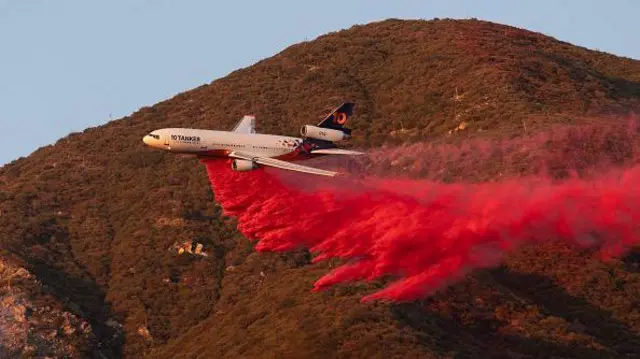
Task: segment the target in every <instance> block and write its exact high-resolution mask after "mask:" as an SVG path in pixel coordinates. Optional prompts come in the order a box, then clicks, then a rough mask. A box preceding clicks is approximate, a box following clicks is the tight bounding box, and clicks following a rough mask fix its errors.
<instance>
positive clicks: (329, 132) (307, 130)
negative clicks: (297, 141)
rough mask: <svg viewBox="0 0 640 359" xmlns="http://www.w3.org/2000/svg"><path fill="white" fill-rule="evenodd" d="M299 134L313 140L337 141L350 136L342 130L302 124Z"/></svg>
mask: <svg viewBox="0 0 640 359" xmlns="http://www.w3.org/2000/svg"><path fill="white" fill-rule="evenodd" d="M300 134H301V135H302V136H303V137H305V138H312V139H315V140H322V141H330V142H339V141H345V140H348V139H349V138H351V135H350V134H348V133H346V132H345V131H342V130H337V129H331V128H323V127H316V126H311V125H305V126H302V128H301V129H300Z"/></svg>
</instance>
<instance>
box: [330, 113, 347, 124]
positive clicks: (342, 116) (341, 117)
mask: <svg viewBox="0 0 640 359" xmlns="http://www.w3.org/2000/svg"><path fill="white" fill-rule="evenodd" d="M333 122H335V123H337V124H339V125H344V124H345V123H347V114H346V113H344V112H334V114H333Z"/></svg>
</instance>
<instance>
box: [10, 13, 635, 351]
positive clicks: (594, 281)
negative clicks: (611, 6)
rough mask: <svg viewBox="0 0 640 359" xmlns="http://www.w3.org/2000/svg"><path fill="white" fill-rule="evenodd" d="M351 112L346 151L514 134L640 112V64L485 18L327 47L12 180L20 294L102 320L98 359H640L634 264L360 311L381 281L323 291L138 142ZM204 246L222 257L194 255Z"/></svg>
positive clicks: (194, 94) (510, 280)
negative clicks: (343, 107)
mask: <svg viewBox="0 0 640 359" xmlns="http://www.w3.org/2000/svg"><path fill="white" fill-rule="evenodd" d="M347 99H348V100H353V101H355V102H356V103H357V107H356V109H355V116H354V118H353V120H352V122H351V128H352V129H353V134H354V140H353V141H352V142H351V143H350V144H349V145H348V147H351V146H355V147H359V148H371V147H377V146H380V145H382V144H385V143H387V144H396V143H406V142H416V141H424V140H431V139H433V140H435V139H438V140H443V139H444V140H449V139H454V140H464V139H465V138H468V137H482V136H497V135H505V136H513V135H516V136H517V135H521V134H528V133H533V132H536V131H538V130H541V129H544V128H546V127H548V126H549V125H550V124H553V123H568V124H573V123H581V122H585V121H589V120H587V118H594V117H604V116H609V115H619V114H623V115H624V114H626V113H628V111H630V110H634V109H635V110H637V109H640V61H637V60H632V59H624V58H619V57H616V56H613V55H609V54H605V53H600V52H596V51H591V50H587V49H584V48H580V47H576V46H573V45H571V44H568V43H564V42H561V41H558V40H556V39H553V38H550V37H546V36H543V35H541V34H538V33H533V32H528V31H525V30H521V29H516V28H513V27H507V26H503V25H498V24H493V23H488V22H482V21H476V20H468V21H454V20H434V21H400V20H387V21H382V22H379V23H373V24H369V25H363V26H354V27H352V28H350V29H348V30H344V31H340V32H335V33H331V34H327V35H325V36H321V37H319V38H318V39H316V40H314V41H311V42H305V43H300V44H297V45H294V46H291V47H289V48H287V49H285V50H284V51H282V52H280V53H279V54H277V55H275V56H274V57H271V58H268V59H265V60H263V61H260V62H258V63H257V64H255V65H253V66H251V67H248V68H245V69H242V70H238V71H235V72H233V73H231V74H229V75H228V76H226V77H224V78H222V79H219V80H216V81H214V82H212V83H211V84H208V85H204V86H201V87H198V88H196V89H193V90H191V91H188V92H185V93H181V94H179V95H177V96H175V97H174V98H171V99H169V100H167V101H163V102H161V103H158V104H156V105H154V106H151V107H144V108H142V109H140V110H139V111H137V112H136V113H134V114H133V115H131V116H128V117H125V118H122V119H120V120H117V121H113V122H110V123H108V124H106V125H104V126H100V127H96V128H91V129H87V130H86V131H84V132H83V133H74V134H71V135H69V136H67V137H65V138H63V139H60V140H59V141H58V142H57V143H56V144H55V145H51V146H47V147H44V148H41V149H39V150H38V151H36V152H34V153H33V154H32V155H30V156H29V157H28V158H21V159H19V160H16V161H14V162H12V163H10V164H8V165H6V166H4V167H2V168H1V169H0V214H1V215H0V254H1V255H2V257H3V260H6V261H10V262H11V263H12V266H19V267H24V268H25V269H27V270H28V271H29V273H31V275H32V276H35V277H36V278H37V280H38V281H39V286H38V287H37V290H36V289H34V288H35V287H34V286H33V285H31V284H30V287H28V288H26V287H25V288H23V290H22V292H21V293H24V294H23V295H24V296H25V298H27V297H28V298H29V302H30V303H33V304H32V305H33V306H39V307H40V306H42V307H44V306H48V307H52V308H55V309H56V310H58V311H59V312H61V313H62V312H68V313H71V314H72V315H73V322H74V323H75V322H76V321H77V320H84V321H86V322H87V323H89V325H90V327H91V336H89V335H86V337H87V338H89V339H86V338H84V337H83V336H80V335H76V336H73V337H70V338H69V339H68V340H69V341H70V342H73V345H75V346H77V348H79V349H78V350H77V351H76V352H75V353H78V352H84V353H88V354H87V355H92V356H94V357H99V356H100V355H101V356H102V357H109V358H115V357H127V358H138V357H141V356H144V355H147V354H151V356H152V357H157V358H165V357H167V358H168V357H172V358H180V357H184V358H193V357H197V356H202V357H212V358H239V357H247V358H259V357H260V358H261V357H264V358H272V357H287V358H303V357H304V358H320V357H322V358H327V357H340V358H345V357H354V358H355V357H376V358H377V357H380V358H389V357H402V358H414V357H421V358H429V357H434V358H443V357H492V356H493V357H496V356H497V357H536V356H540V355H541V353H544V354H545V355H542V356H545V357H550V356H554V355H555V356H556V357H558V356H559V357H580V358H603V357H612V358H613V357H624V356H625V355H629V356H630V357H637V356H640V349H639V348H640V338H639V337H638V336H639V335H640V312H639V311H638V307H639V304H640V302H638V299H637V298H638V297H639V294H640V274H639V273H638V263H640V259H639V257H638V255H637V254H635V255H631V256H629V257H628V258H626V259H625V260H624V261H622V260H621V261H614V262H612V263H602V262H600V261H598V260H596V259H594V258H592V257H591V256H590V255H589V254H587V253H576V252H574V251H571V250H569V249H568V248H565V247H563V246H562V245H558V244H548V245H543V246H540V247H535V248H529V249H527V250H525V251H523V252H521V253H519V254H516V255H513V256H510V257H509V259H508V260H507V262H506V263H505V264H504V265H503V266H501V267H500V268H497V269H495V270H489V271H480V272H477V273H474V274H473V275H472V276H470V277H468V278H467V279H466V280H465V281H463V282H461V283H458V284H456V285H453V286H451V287H449V288H447V289H445V290H443V291H442V292H441V293H439V294H437V295H436V296H434V297H432V298H429V299H425V300H424V301H422V302H420V303H406V304H402V305H398V304H394V305H389V304H383V303H374V304H366V305H363V304H360V303H359V302H358V301H359V299H360V297H361V296H362V295H363V294H364V293H367V292H369V291H370V290H371V289H372V288H371V287H372V286H377V285H378V284H366V285H365V284H356V285H351V286H343V287H337V288H334V289H331V290H329V291H326V292H322V293H312V292H311V288H312V286H313V282H314V281H315V280H316V279H317V278H319V277H320V276H322V275H323V274H324V273H326V272H327V271H328V270H329V266H331V265H332V263H322V264H310V258H311V255H310V254H309V253H307V252H305V251H299V252H296V253H287V254H273V253H267V254H263V253H255V252H254V251H253V248H252V244H251V243H250V242H249V241H248V240H247V239H245V238H243V237H242V236H241V235H240V234H239V233H238V232H237V231H236V229H235V226H234V223H233V222H230V221H228V220H227V219H225V218H222V217H221V216H220V208H219V207H218V206H217V205H216V202H215V200H214V197H213V194H212V192H211V190H210V186H209V182H208V180H207V175H206V171H205V168H204V167H203V166H202V165H201V164H200V163H199V162H198V161H197V160H195V159H192V158H183V157H179V156H175V155H168V154H165V153H162V152H160V151H153V150H150V149H148V148H145V147H144V145H143V143H142V141H141V138H142V136H143V135H144V134H146V133H147V132H149V131H151V130H153V129H156V128H161V127H196V128H216V129H230V128H231V127H232V126H233V125H234V124H235V123H236V121H238V119H239V118H240V117H241V116H242V115H244V114H247V113H252V114H255V115H256V116H257V129H258V131H259V132H266V133H282V134H289V135H297V134H298V131H299V128H300V126H301V125H303V124H307V123H312V124H314V123H316V122H318V121H319V120H320V119H321V118H322V117H323V116H325V115H326V113H327V111H329V110H330V109H332V108H333V107H335V106H336V105H337V104H339V103H340V102H342V101H344V100H347ZM488 167H491V164H488ZM239 190H241V189H239ZM187 241H192V242H193V244H194V245H195V244H196V243H199V244H202V245H203V251H204V252H205V253H206V256H202V255H197V254H195V253H193V254H192V253H183V254H179V252H178V251H177V250H176V248H175V245H182V244H183V243H185V242H187ZM12 268H13V267H12ZM0 274H2V272H0ZM0 279H2V278H0ZM0 283H3V281H0ZM25 283H26V282H25ZM14 286H15V284H14ZM32 287H33V288H32ZM6 293H9V292H6V291H0V295H3V297H0V300H3V302H2V303H3V305H4V303H5V302H6V303H9V304H10V303H12V302H11V301H8V300H5V298H10V297H9V294H6ZM11 293H13V292H11ZM35 309H37V308H35ZM25 313H26V312H25ZM20 318H24V320H25V321H24V322H25V323H27V324H28V325H31V324H30V323H31V322H30V320H32V318H31V317H29V315H27V314H24V315H22V316H21V317H20ZM20 318H19V319H20ZM76 318H80V319H77V320H76ZM34 326H35V324H34ZM38 328H39V327H38ZM16 330H18V329H16ZM38 333H39V332H36V333H35V334H32V337H29V338H27V339H25V340H27V341H29V340H31V342H29V343H36V344H37V343H39V341H40V340H41V339H39V338H40V337H39V335H40V334H38ZM43 333H44V329H43ZM43 336H45V335H44V334H43ZM45 337H46V336H45ZM56 338H57V340H62V341H64V340H67V339H65V338H66V337H64V334H57V336H56ZM83 338H84V339H83ZM45 339H46V338H45ZM7 345H8V344H7ZM7 345H5V344H4V343H2V346H0V356H1V355H2V353H3V352H5V351H6V352H11V351H10V350H9V349H6V350H5V349H4V347H5V346H7ZM34 345H35V344H34ZM57 347H58V346H56V348H57ZM42 348H43V349H42V351H46V348H47V347H46V346H42ZM98 353H99V354H98ZM25 355H27V356H28V355H29V353H26V354H25ZM51 355H53V354H51ZM78 355H80V354H78Z"/></svg>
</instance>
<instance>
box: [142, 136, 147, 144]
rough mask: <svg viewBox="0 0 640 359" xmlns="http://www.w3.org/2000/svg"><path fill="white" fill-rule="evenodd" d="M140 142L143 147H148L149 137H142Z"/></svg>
mask: <svg viewBox="0 0 640 359" xmlns="http://www.w3.org/2000/svg"><path fill="white" fill-rule="evenodd" d="M142 142H144V144H145V145H147V146H149V136H144V137H142Z"/></svg>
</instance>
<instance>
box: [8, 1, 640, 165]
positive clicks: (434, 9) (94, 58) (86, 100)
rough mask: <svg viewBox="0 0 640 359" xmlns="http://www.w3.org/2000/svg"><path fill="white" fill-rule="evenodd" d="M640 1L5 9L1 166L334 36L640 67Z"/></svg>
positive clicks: (30, 4) (33, 5)
mask: <svg viewBox="0 0 640 359" xmlns="http://www.w3.org/2000/svg"><path fill="white" fill-rule="evenodd" d="M638 14H640V1H636V0H610V1H595V0H594V1H591V0H575V1H571V0H564V1H562V0H537V1H513V0H511V1H506V0H505V1H501V0H486V1H477V0H468V1H462V0H460V1H456V0H447V1H425V0H421V1H418V0H415V1H409V0H404V1H403V0H394V1H382V0H348V1H338V0H325V1H321V2H306V1H276V0H272V1H246V0H234V1H204V0H198V1H195V0H183V1H178V0H176V1H169V0H112V1H108V2H107V1H87V0H76V1H71V0H51V1H46V0H30V1H26V0H0V133H1V134H2V135H3V141H2V145H1V148H0V149H1V151H0V165H3V164H6V163H8V162H10V161H12V160H13V159H16V158H18V157H20V156H27V155H29V154H30V153H31V152H33V151H34V150H36V149H37V148H38V147H40V146H44V145H47V144H50V143H54V142H55V141H56V140H57V139H59V138H61V137H64V136H66V135H67V134H69V133H70V132H75V131H82V130H84V129H85V128H87V127H93V126H96V125H100V124H103V123H106V122H108V121H109V120H110V119H117V118H120V117H122V116H125V115H128V114H130V113H132V112H134V111H136V110H137V109H139V108H141V107H143V106H148V105H152V104H154V103H156V102H158V101H161V100H164V99H167V98H170V97H172V96H174V95H175V94H178V93H180V92H183V91H185V90H188V89H191V88H194V87H197V86H199V85H202V84H205V83H209V82H211V81H212V80H214V79H216V78H219V77H223V76H224V75H226V74H228V73H229V72H231V71H233V70H236V69H238V68H242V67H246V66H249V65H251V64H253V63H255V62H256V61H259V60H261V59H263V58H266V57H270V56H272V55H274V54H276V53H278V52H280V51H281V50H283V49H284V48H286V47H287V46H289V45H292V44H294V43H297V42H300V41H304V40H311V39H313V38H315V37H317V36H319V35H322V34H324V33H326V32H330V31H335V30H340V29H346V28H349V27H351V26H352V25H354V24H364V23H368V22H371V21H377V20H382V19H386V18H392V17H393V18H405V19H431V18H434V17H440V18H445V17H449V18H471V17H476V18H479V19H483V20H490V21H495V22H499V23H504V24H508V25H514V26H518V27H524V28H528V29H530V30H534V31H539V32H542V33H544V34H547V35H551V36H553V37H556V38H558V39H560V40H564V41H568V42H571V43H574V44H576V45H580V46H585V47H588V48H592V49H599V50H601V51H606V52H610V53H613V54H616V55H621V56H627V57H631V58H634V59H640V40H639V39H638V38H637V35H638V33H639V31H638V18H637V16H638Z"/></svg>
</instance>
